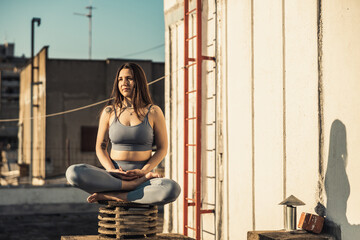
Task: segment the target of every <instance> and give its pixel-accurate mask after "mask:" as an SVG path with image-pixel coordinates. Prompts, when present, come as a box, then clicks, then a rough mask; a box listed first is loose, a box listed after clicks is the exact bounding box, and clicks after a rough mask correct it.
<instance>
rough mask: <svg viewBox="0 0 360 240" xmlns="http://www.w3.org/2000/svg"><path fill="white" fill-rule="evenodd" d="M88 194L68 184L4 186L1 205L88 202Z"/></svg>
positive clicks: (0, 198)
mask: <svg viewBox="0 0 360 240" xmlns="http://www.w3.org/2000/svg"><path fill="white" fill-rule="evenodd" d="M88 196H89V194H88V193H86V192H84V191H82V190H80V189H78V188H74V187H71V186H68V185H49V186H36V187H35V186H31V187H30V186H29V187H27V186H26V187H24V186H21V187H3V188H0V206H4V205H24V204H57V203H60V204H62V203H87V202H86V198H87V197H88Z"/></svg>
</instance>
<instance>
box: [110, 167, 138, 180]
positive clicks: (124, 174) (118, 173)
mask: <svg viewBox="0 0 360 240" xmlns="http://www.w3.org/2000/svg"><path fill="white" fill-rule="evenodd" d="M106 171H107V172H108V173H110V174H111V175H112V176H113V177H116V178H120V179H122V180H125V181H131V180H134V179H137V178H139V176H138V175H136V174H132V173H129V171H124V170H123V169H122V168H119V169H110V170H106ZM130 171H132V170H130Z"/></svg>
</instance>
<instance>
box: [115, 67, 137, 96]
mask: <svg viewBox="0 0 360 240" xmlns="http://www.w3.org/2000/svg"><path fill="white" fill-rule="evenodd" d="M118 88H119V91H120V93H121V94H122V95H123V96H124V97H126V98H130V99H131V98H132V95H133V94H134V88H135V79H134V76H133V74H132V71H131V70H130V69H128V68H124V69H122V70H121V71H120V74H119V78H118Z"/></svg>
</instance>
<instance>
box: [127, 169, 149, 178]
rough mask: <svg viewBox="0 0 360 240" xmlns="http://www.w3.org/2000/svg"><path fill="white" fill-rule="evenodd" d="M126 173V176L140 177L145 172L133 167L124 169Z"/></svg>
mask: <svg viewBox="0 0 360 240" xmlns="http://www.w3.org/2000/svg"><path fill="white" fill-rule="evenodd" d="M126 174H127V175H128V176H137V177H142V176H144V175H145V172H144V171H143V170H141V169H133V170H128V171H126Z"/></svg>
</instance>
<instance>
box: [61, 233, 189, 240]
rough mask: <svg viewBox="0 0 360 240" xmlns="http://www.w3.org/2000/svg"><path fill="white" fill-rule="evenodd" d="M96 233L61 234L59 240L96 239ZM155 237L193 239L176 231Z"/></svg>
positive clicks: (181, 239) (179, 239)
mask: <svg viewBox="0 0 360 240" xmlns="http://www.w3.org/2000/svg"><path fill="white" fill-rule="evenodd" d="M98 239H99V238H98V236H97V235H87V236H62V237H61V240H98ZM155 239H159V240H162V239H163V240H165V239H174V240H194V239H193V238H190V237H186V236H184V235H181V234H176V233H160V234H157V235H156V238H155Z"/></svg>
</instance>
